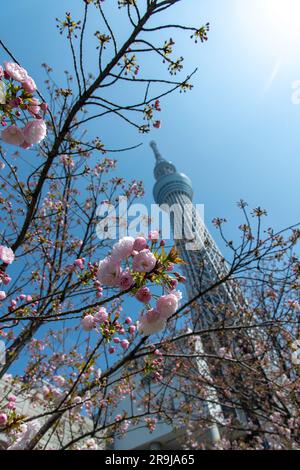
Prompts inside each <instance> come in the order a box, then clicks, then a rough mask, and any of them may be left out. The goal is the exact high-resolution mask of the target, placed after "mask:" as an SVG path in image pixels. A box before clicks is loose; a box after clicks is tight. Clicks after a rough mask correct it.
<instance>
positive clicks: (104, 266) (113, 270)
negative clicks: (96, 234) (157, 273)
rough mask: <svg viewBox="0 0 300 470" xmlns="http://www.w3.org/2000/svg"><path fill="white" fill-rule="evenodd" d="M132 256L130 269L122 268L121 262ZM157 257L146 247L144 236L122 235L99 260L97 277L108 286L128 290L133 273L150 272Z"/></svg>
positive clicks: (131, 284)
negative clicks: (108, 253) (106, 254)
mask: <svg viewBox="0 0 300 470" xmlns="http://www.w3.org/2000/svg"><path fill="white" fill-rule="evenodd" d="M130 257H131V258H132V269H131V270H130V269H129V267H126V269H124V270H123V269H122V267H121V264H122V262H123V261H124V262H125V261H127V262H128V259H129V258H130ZM156 262H157V259H156V257H155V256H154V254H153V253H152V252H151V250H150V249H149V248H148V245H147V240H146V239H145V238H144V237H138V238H136V239H134V238H133V237H123V238H122V239H121V240H119V241H118V242H117V243H115V245H114V246H113V248H112V251H111V253H110V255H109V256H107V257H106V258H104V259H103V260H101V261H100V263H99V266H98V272H97V278H98V280H99V281H100V282H101V284H103V285H106V286H108V287H119V288H120V289H121V290H128V289H130V288H131V287H132V286H133V284H134V277H133V273H150V272H151V271H152V270H153V269H154V267H155V265H156Z"/></svg>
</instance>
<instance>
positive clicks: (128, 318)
mask: <svg viewBox="0 0 300 470" xmlns="http://www.w3.org/2000/svg"><path fill="white" fill-rule="evenodd" d="M125 323H126V324H127V325H131V323H132V319H131V318H130V317H127V318H125Z"/></svg>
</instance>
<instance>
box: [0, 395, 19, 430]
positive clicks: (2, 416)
mask: <svg viewBox="0 0 300 470" xmlns="http://www.w3.org/2000/svg"><path fill="white" fill-rule="evenodd" d="M16 401H17V397H16V396H15V395H13V394H10V395H9V396H8V397H7V403H6V404H5V409H4V410H0V429H1V427H4V426H5V425H6V424H7V421H8V419H9V413H10V412H11V411H14V410H15V409H16Z"/></svg>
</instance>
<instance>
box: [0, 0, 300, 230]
mask: <svg viewBox="0 0 300 470" xmlns="http://www.w3.org/2000/svg"><path fill="white" fill-rule="evenodd" d="M139 1H141V0H139ZM82 3H83V2H81V1H79V0H77V1H76V2H74V0H45V1H43V2H41V1H40V0H15V1H12V2H9V3H8V2H6V4H5V8H4V9H2V24H1V38H2V40H4V41H5V43H7V45H8V46H9V47H10V48H11V49H12V51H13V52H14V54H15V55H16V57H17V58H18V59H19V60H20V61H21V62H22V63H23V65H24V67H26V68H27V69H28V71H29V72H30V73H31V74H32V76H34V77H35V79H36V82H37V83H38V84H39V87H40V88H41V90H42V91H43V77H44V75H43V71H42V70H41V68H40V64H41V63H42V62H47V63H49V64H50V65H51V66H53V67H54V69H55V72H56V73H57V76H58V77H62V76H63V74H62V72H63V70H65V69H66V68H68V67H69V59H68V56H67V46H66V41H65V40H64V39H63V38H61V36H60V35H59V34H58V30H57V29H56V27H55V17H60V18H62V17H63V14H64V12H65V11H68V10H71V11H72V12H74V17H75V18H76V17H78V12H79V9H80V8H79V7H81V4H82ZM115 3H117V0H115V1H111V0H106V2H105V3H104V4H103V5H104V7H106V9H107V11H109V10H110V8H112V7H111V6H110V4H115ZM271 3H272V4H273V5H274V4H276V8H275V10H274V11H272V10H271V9H270V8H269V4H270V0H185V1H183V2H182V4H180V5H178V6H176V7H174V9H173V13H168V18H167V21H168V22H170V23H171V22H175V21H180V22H181V23H183V24H190V25H196V26H198V25H202V24H204V23H206V22H207V21H209V22H210V23H211V32H210V34H209V41H208V42H207V43H206V44H204V45H201V44H200V45H199V44H198V45H195V44H194V43H193V41H191V40H189V39H188V35H185V34H180V35H179V40H178V44H177V45H176V53H178V56H179V55H181V54H182V53H183V55H184V56H185V59H186V61H185V62H186V65H185V69H184V70H185V72H186V73H188V72H189V71H191V70H192V69H193V68H194V67H195V66H197V67H198V68H199V72H198V74H197V75H196V77H195V79H194V85H195V86H194V89H193V91H192V92H189V93H187V94H179V93H175V94H174V95H171V96H170V97H168V98H167V99H166V100H163V101H162V108H163V111H162V113H161V119H162V123H163V126H162V129H161V130H160V131H156V130H154V131H153V132H152V133H151V135H150V136H149V135H147V136H146V137H143V136H141V135H139V134H137V133H136V132H135V130H131V129H128V128H127V127H124V126H122V125H121V126H118V123H116V121H107V122H106V123H103V122H101V124H98V126H96V125H95V126H92V127H91V128H90V131H91V135H93V133H94V134H95V135H99V136H100V137H102V138H103V140H104V142H105V144H107V146H108V147H115V148H116V147H119V146H123V145H124V146H127V145H133V144H136V143H139V142H141V141H143V142H144V143H145V145H144V147H143V148H140V149H138V150H135V151H132V152H130V153H128V154H120V157H119V173H120V174H121V175H122V176H125V177H135V178H137V179H143V180H144V182H145V185H146V191H147V193H146V197H145V200H146V202H147V203H150V202H152V186H153V182H154V180H153V174H152V170H153V157H152V153H151V151H150V149H149V147H148V142H149V140H150V139H152V138H154V139H155V140H157V142H158V144H159V147H160V149H161V152H162V153H163V155H164V156H165V157H166V158H169V159H172V161H173V162H174V163H175V164H176V165H177V167H178V169H179V170H181V171H184V172H185V173H186V174H188V175H189V176H190V177H191V179H192V181H193V184H194V190H195V202H197V203H204V204H205V209H206V217H205V218H206V222H207V224H208V226H209V227H210V228H211V224H210V221H211V219H212V218H213V217H214V216H223V217H226V218H227V219H228V220H229V221H230V222H231V224H232V227H233V226H236V225H238V224H239V223H240V221H241V220H240V215H239V212H238V210H237V208H236V205H235V203H236V201H237V200H239V199H240V198H243V199H245V200H247V201H248V202H249V204H250V206H251V207H255V206H257V205H261V206H263V207H265V208H266V209H267V210H268V212H269V215H270V218H269V224H270V225H273V226H275V227H277V228H281V227H284V226H286V225H289V224H292V223H295V222H298V221H299V220H300V209H299V199H300V197H299V196H300V185H299V174H300V137H299V126H300V105H298V106H296V105H293V104H292V102H291V95H292V83H293V81H295V80H297V79H298V80H299V79H300V58H299V50H300V33H298V34H297V33H295V34H292V33H291V31H292V32H293V31H294V30H295V31H296V30H297V29H299V30H300V28H299V27H298V23H300V5H299V6H297V1H296V2H295V0H285V1H281V0H271ZM298 3H300V2H298ZM293 8H294V9H295V10H293ZM170 12H172V9H171V10H170ZM271 13H272V15H271ZM121 15H122V13H121ZM93 21H94V24H93V25H92V26H91V31H95V30H96V29H97V27H98V26H99V25H97V20H96V19H95V20H93ZM114 21H115V22H116V24H117V26H118V29H119V31H120V34H122V33H123V30H122V25H123V24H124V23H123V19H122V16H120V17H119V16H118V15H116V14H115V10H114ZM288 29H289V30H290V32H288ZM174 36H175V34H174ZM165 37H166V38H167V37H169V36H168V34H166V35H165ZM94 45H95V44H94V43H93V42H92V41H91V46H90V47H87V48H86V57H87V69H89V68H90V69H94V65H93V64H95V63H96V51H95V47H94ZM187 46H188V47H187ZM5 58H6V57H5V55H3V56H2V57H1V61H2V60H5ZM159 66H160V67H161V64H159ZM152 75H155V70H154V71H153V74H152ZM62 85H63V83H62ZM141 163H142V164H141ZM232 236H233V237H234V235H233V232H232Z"/></svg>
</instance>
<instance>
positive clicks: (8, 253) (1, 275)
mask: <svg viewBox="0 0 300 470" xmlns="http://www.w3.org/2000/svg"><path fill="white" fill-rule="evenodd" d="M14 259H15V255H14V252H13V250H12V249H11V248H9V247H7V246H4V245H0V260H1V261H2V263H4V264H5V265H7V264H11V263H12V262H13V261H14ZM10 281H11V278H10V277H9V276H8V275H7V274H6V273H5V272H4V271H2V270H0V284H1V283H3V284H4V285H5V286H6V285H8V284H9V283H10ZM4 299H6V293H5V291H3V290H0V301H1V300H4Z"/></svg>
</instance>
